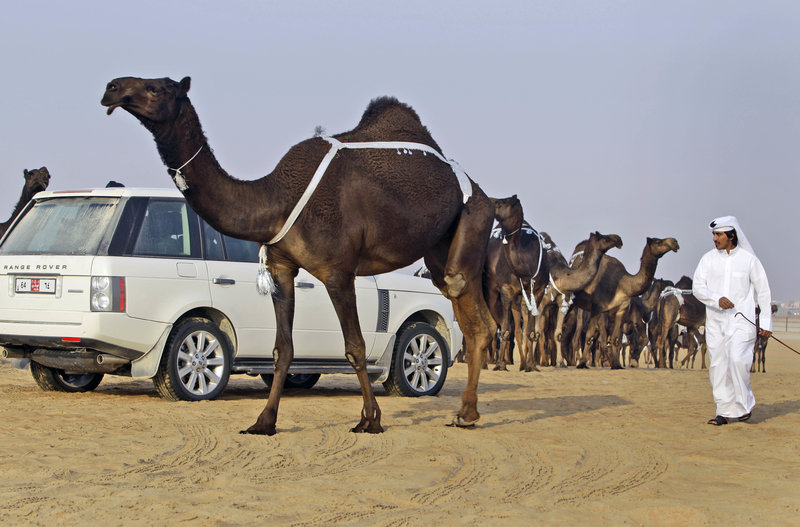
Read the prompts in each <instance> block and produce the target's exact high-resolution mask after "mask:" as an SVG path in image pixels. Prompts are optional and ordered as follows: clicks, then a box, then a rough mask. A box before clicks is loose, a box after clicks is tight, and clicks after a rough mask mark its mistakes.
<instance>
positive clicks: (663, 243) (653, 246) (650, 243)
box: [647, 238, 680, 258]
mask: <svg viewBox="0 0 800 527" xmlns="http://www.w3.org/2000/svg"><path fill="white" fill-rule="evenodd" d="M679 248H680V247H679V246H678V240H676V239H675V238H647V249H648V250H649V251H650V252H651V253H652V254H653V255H654V256H655V257H656V258H661V257H662V256H664V255H665V254H667V253H668V252H670V251H673V252H678V249H679Z"/></svg>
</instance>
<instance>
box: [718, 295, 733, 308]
mask: <svg viewBox="0 0 800 527" xmlns="http://www.w3.org/2000/svg"><path fill="white" fill-rule="evenodd" d="M719 307H721V308H722V309H733V302H731V301H730V300H728V298H727V297H724V296H723V297H722V298H720V299H719Z"/></svg>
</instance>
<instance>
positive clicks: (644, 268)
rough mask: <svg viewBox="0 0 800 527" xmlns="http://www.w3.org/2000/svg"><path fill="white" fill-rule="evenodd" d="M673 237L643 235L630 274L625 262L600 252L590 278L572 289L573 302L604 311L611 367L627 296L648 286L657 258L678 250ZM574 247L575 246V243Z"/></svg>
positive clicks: (583, 364)
mask: <svg viewBox="0 0 800 527" xmlns="http://www.w3.org/2000/svg"><path fill="white" fill-rule="evenodd" d="M678 248H679V247H678V241H677V240H676V239H675V238H663V239H662V238H647V243H646V244H645V246H644V250H643V251H642V257H641V265H640V267H639V271H638V272H637V273H636V274H630V273H628V272H627V271H626V270H625V266H624V265H623V264H622V262H620V261H619V260H617V259H616V258H613V257H611V256H608V255H607V254H604V255H603V257H602V260H601V262H600V269H599V270H598V271H597V274H596V275H595V277H594V279H593V280H592V282H591V283H590V284H589V285H588V286H586V287H585V288H584V289H582V290H580V291H577V292H576V293H575V300H574V302H575V305H576V306H578V307H580V308H582V309H585V310H587V311H589V312H590V313H591V314H592V316H593V317H595V316H599V315H600V313H604V312H608V313H609V319H610V322H609V323H611V321H613V330H612V332H611V336H610V348H611V349H610V350H608V351H609V352H610V357H609V362H610V363H611V368H613V369H619V368H622V365H621V364H620V362H619V351H620V348H621V346H622V320H623V317H624V315H625V311H626V310H627V309H628V305H629V304H630V301H631V298H633V297H635V296H638V295H641V294H642V293H644V292H645V291H647V289H648V288H649V287H650V284H651V283H652V282H653V277H654V276H655V272H656V267H657V265H658V260H659V259H660V258H661V257H662V256H664V255H665V254H666V253H668V252H669V251H675V252H677V251H678ZM576 250H578V248H577V247H576ZM587 359H588V357H587V356H586V354H584V356H583V357H582V359H581V362H580V364H579V365H578V366H579V367H586V362H587Z"/></svg>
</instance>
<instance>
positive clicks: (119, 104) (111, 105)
mask: <svg viewBox="0 0 800 527" xmlns="http://www.w3.org/2000/svg"><path fill="white" fill-rule="evenodd" d="M120 106H122V103H115V104H109V105H108V110H106V115H111V114H112V113H113V112H114V110H116V109H117V108H118V107H120Z"/></svg>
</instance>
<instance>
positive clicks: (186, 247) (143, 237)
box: [133, 199, 200, 258]
mask: <svg viewBox="0 0 800 527" xmlns="http://www.w3.org/2000/svg"><path fill="white" fill-rule="evenodd" d="M197 238H198V236H197V220H196V216H195V215H194V213H193V212H192V211H190V210H189V207H188V206H187V204H186V202H185V201H179V200H156V199H151V200H150V201H149V203H148V205H147V210H145V213H144V218H143V220H142V224H141V227H140V228H139V235H138V236H137V238H136V243H135V244H134V246H133V254H134V255H137V256H161V257H167V258H195V257H198V256H199V254H200V250H199V249H200V248H199V243H198V242H199V240H198V239H197Z"/></svg>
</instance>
